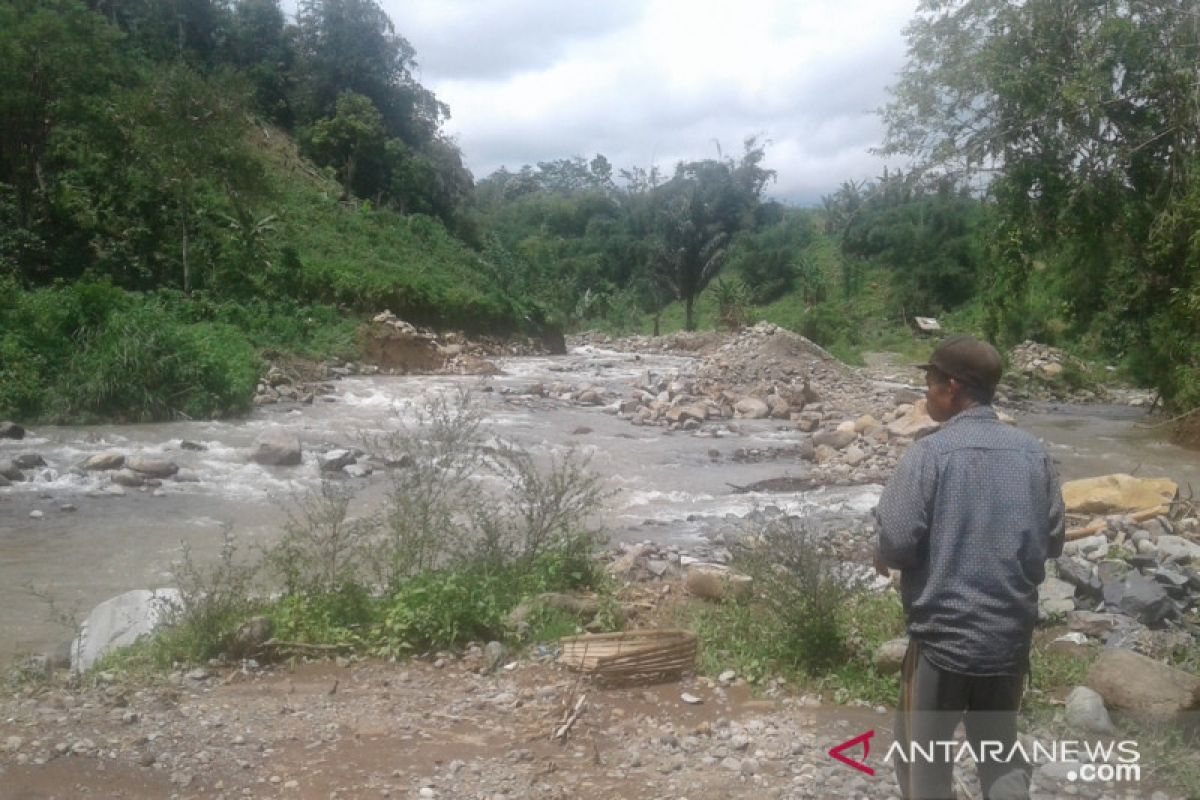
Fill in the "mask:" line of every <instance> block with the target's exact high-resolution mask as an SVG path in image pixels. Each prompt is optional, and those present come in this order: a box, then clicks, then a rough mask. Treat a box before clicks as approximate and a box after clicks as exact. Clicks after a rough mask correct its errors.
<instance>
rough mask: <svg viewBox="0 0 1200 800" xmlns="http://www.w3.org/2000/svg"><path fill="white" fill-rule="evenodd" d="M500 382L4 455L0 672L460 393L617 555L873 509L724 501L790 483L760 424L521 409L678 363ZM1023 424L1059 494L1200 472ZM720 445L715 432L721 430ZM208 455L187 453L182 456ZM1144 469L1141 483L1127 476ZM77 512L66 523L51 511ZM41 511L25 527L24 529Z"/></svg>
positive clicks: (1064, 429)
mask: <svg viewBox="0 0 1200 800" xmlns="http://www.w3.org/2000/svg"><path fill="white" fill-rule="evenodd" d="M497 363H498V365H499V366H500V367H501V369H502V370H503V374H501V375H497V376H492V377H486V378H480V377H447V376H434V377H430V376H406V377H383V376H375V377H360V378H350V379H344V380H342V381H339V382H338V383H337V384H336V394H335V397H336V400H335V402H331V403H324V402H320V401H318V402H317V403H316V404H314V405H312V406H306V407H283V406H276V407H270V406H269V407H265V408H263V409H258V410H256V411H255V412H254V413H252V414H251V415H250V416H248V417H247V418H245V419H240V420H233V421H217V422H174V423H161V424H151V425H101V426H88V427H39V428H35V429H34V430H33V431H32V432H31V433H30V434H28V435H27V437H26V438H25V439H24V440H23V441H9V440H3V441H0V459H5V458H8V457H11V456H14V455H17V454H20V453H28V452H35V453H39V454H40V455H42V456H43V457H44V458H45V460H46V462H47V464H48V465H49V466H47V467H45V468H42V469H40V470H39V471H38V472H37V475H36V478H35V480H33V481H30V482H27V483H23V484H14V485H13V486H12V487H9V488H5V489H0V661H3V660H5V659H7V658H10V657H11V656H13V655H16V654H18V653H23V652H36V651H42V650H45V649H48V648H51V647H53V646H54V645H55V644H57V643H58V642H60V641H62V640H64V639H65V637H66V636H67V635H68V632H67V630H66V629H65V628H63V627H60V626H59V625H58V624H57V623H55V622H53V621H52V616H53V615H52V614H51V613H50V609H49V607H48V604H47V602H46V601H45V599H43V598H42V597H38V596H37V595H42V596H43V597H50V598H53V600H54V603H55V606H56V607H57V608H58V609H59V610H60V611H65V612H66V613H69V614H74V615H75V616H77V617H78V616H81V615H82V614H84V613H86V612H87V610H88V609H90V608H91V607H92V606H93V605H95V604H96V603H98V602H100V601H102V600H104V599H106V598H108V597H111V596H113V595H115V594H118V593H120V592H123V591H126V590H128V589H132V588H152V587H157V586H164V585H170V583H171V575H170V569H171V565H172V564H173V563H174V562H176V561H178V559H179V558H180V556H181V548H182V547H184V546H187V547H188V548H190V549H191V550H192V552H193V553H194V554H195V555H196V557H197V558H198V559H201V560H203V559H208V558H212V557H213V555H214V554H215V553H216V551H217V549H218V547H219V544H220V541H221V530H222V528H223V526H225V525H231V526H232V527H233V530H234V533H235V534H236V536H237V539H238V542H239V544H240V545H241V546H242V548H243V550H250V549H253V548H254V547H256V546H265V545H268V544H269V543H270V542H271V541H272V540H273V537H274V536H275V535H276V533H277V531H278V530H279V528H280V525H281V522H282V521H283V519H284V517H285V512H284V507H285V506H286V505H287V503H288V502H289V498H291V497H294V496H296V495H298V494H300V493H303V492H305V491H307V490H311V489H313V488H316V487H317V486H318V485H319V482H320V472H319V470H318V467H317V463H316V457H317V453H319V452H321V451H323V450H325V449H328V448H331V447H335V446H354V445H356V444H359V443H361V442H362V441H363V437H364V436H366V437H369V436H371V435H372V434H377V433H381V432H385V431H387V430H390V429H394V427H395V426H396V425H397V424H398V423H399V422H402V421H405V420H411V417H412V410H411V408H410V407H409V404H410V403H413V402H417V403H419V402H420V400H421V399H422V398H423V397H427V396H428V395H429V394H430V393H438V392H453V391H457V390H460V389H468V390H471V392H472V397H473V398H474V400H475V402H477V403H478V406H479V408H480V409H481V411H482V412H483V413H484V415H485V425H486V428H487V429H488V430H489V432H491V433H493V434H496V435H500V436H503V437H506V438H508V439H511V440H513V441H515V442H517V443H519V444H520V445H522V446H523V447H525V448H526V449H528V450H530V451H531V452H533V453H534V454H537V455H543V456H544V455H548V454H557V453H564V452H566V451H567V450H569V449H572V448H574V449H576V450H578V451H580V452H582V453H584V454H587V455H588V456H589V457H590V459H591V466H592V468H593V469H595V470H596V471H597V472H598V473H599V474H600V475H601V476H603V479H604V481H605V483H606V485H607V486H608V488H610V489H612V490H614V492H615V494H614V496H613V498H612V499H611V500H610V501H609V503H608V505H607V507H606V510H605V512H604V518H603V519H602V520H600V521H601V522H602V523H603V524H604V526H605V528H606V529H607V530H608V531H610V532H611V534H612V536H613V538H614V539H626V540H644V539H653V540H655V541H658V542H665V543H668V544H675V545H678V546H680V547H682V548H685V549H686V548H687V547H688V546H689V545H692V544H695V543H696V542H697V541H698V540H699V538H700V536H701V534H702V533H703V532H704V531H705V530H706V526H708V525H710V524H711V523H712V522H713V521H714V520H719V519H724V518H726V517H727V515H744V514H746V513H748V512H750V511H751V510H753V509H754V508H756V507H762V506H765V505H775V506H777V507H779V508H781V509H783V510H784V511H787V512H789V513H795V514H823V515H839V514H849V515H861V514H862V513H865V512H866V511H868V510H869V509H870V508H871V507H873V506H874V504H875V502H876V500H877V499H878V494H879V490H880V487H878V486H860V487H847V488H840V489H835V488H829V489H823V490H817V491H813V492H806V493H802V494H800V493H789V494H770V495H768V494H756V493H737V492H735V491H734V490H733V488H732V487H731V486H730V484H734V485H737V486H742V485H746V484H750V483H753V482H755V481H759V480H763V479H766V478H776V477H781V476H787V477H803V476H804V474H805V471H806V469H807V467H806V465H805V464H804V463H802V462H798V461H796V460H795V459H779V460H766V461H761V462H758V463H753V462H746V461H742V460H737V459H735V453H736V452H737V451H739V450H740V449H743V448H758V449H764V450H765V449H771V448H784V447H787V446H788V445H789V444H791V443H795V442H796V441H798V440H799V439H800V438H801V436H802V434H800V433H799V432H797V431H796V430H795V429H794V427H792V426H790V425H788V424H786V423H781V422H778V421H771V420H756V421H748V420H739V421H737V422H736V425H735V426H734V427H735V429H736V430H735V431H731V430H726V429H725V426H715V425H713V426H706V428H705V430H703V431H701V432H698V433H695V434H693V433H690V432H689V433H684V432H674V433H672V432H668V431H665V430H664V429H662V428H658V427H635V426H633V425H631V424H629V423H628V422H626V421H624V420H621V419H618V418H617V417H616V416H615V414H614V413H613V412H614V411H615V409H614V408H611V407H609V408H605V407H580V406H571V405H567V404H564V403H562V402H561V401H558V400H553V399H549V398H542V397H535V396H530V395H527V394H522V393H520V392H521V390H522V389H523V388H524V387H527V386H528V385H529V384H531V383H534V382H543V383H544V384H545V385H546V386H550V385H551V384H553V383H555V382H557V381H564V382H569V383H572V384H581V383H592V384H594V385H596V386H601V387H605V388H606V389H608V390H609V394H610V396H613V397H623V396H625V395H626V394H627V392H628V388H629V383H630V381H631V380H632V379H634V378H637V377H638V376H640V375H643V374H644V373H645V372H646V371H647V370H649V371H650V372H652V373H655V374H659V375H662V374H667V375H670V374H671V373H673V372H675V371H679V370H683V371H688V370H687V367H688V366H689V364H690V359H688V358H686V357H678V356H664V355H640V356H635V355H633V354H627V353H614V352H607V351H603V350H597V349H594V348H589V347H584V348H576V349H575V350H574V351H572V353H571V354H570V355H569V356H565V357H557V358H537V357H522V358H512V359H505V360H501V361H498V362H497ZM1020 421H1021V424H1023V425H1025V426H1026V427H1028V428H1029V429H1030V430H1033V431H1034V432H1035V433H1037V434H1038V435H1040V436H1043V437H1045V438H1046V440H1047V441H1048V443H1049V444H1050V446H1051V447H1052V448H1053V452H1054V454H1055V456H1056V458H1058V459H1059V461H1060V463H1061V468H1062V471H1063V474H1064V477H1066V478H1070V477H1079V476H1082V475H1089V474H1099V473H1101V472H1114V471H1132V470H1133V469H1134V468H1135V467H1137V468H1138V469H1139V472H1138V474H1142V475H1159V474H1166V475H1169V476H1172V477H1174V478H1176V479H1177V480H1179V481H1180V483H1181V484H1183V483H1187V482H1188V481H1194V482H1195V483H1196V484H1197V485H1200V470H1198V469H1197V466H1196V464H1195V459H1194V458H1193V457H1192V454H1190V453H1187V451H1183V450H1180V449H1179V448H1175V447H1173V446H1171V445H1167V444H1164V443H1163V442H1161V441H1160V440H1159V438H1158V436H1157V435H1156V434H1157V432H1154V431H1142V430H1139V429H1137V428H1135V423H1136V422H1137V415H1136V414H1133V413H1130V412H1128V411H1125V410H1121V409H1099V410H1094V409H1087V410H1086V411H1084V412H1080V411H1078V410H1076V409H1059V408H1047V409H1045V410H1043V411H1040V412H1038V413H1035V414H1032V415H1027V416H1026V417H1025V418H1023V419H1021V420H1020ZM274 427H282V428H285V429H287V430H288V431H290V432H292V433H294V434H296V435H297V436H298V437H299V438H300V440H301V441H302V442H303V444H304V447H305V455H304V463H303V464H302V465H300V466H296V467H265V466H260V465H258V464H255V463H252V462H250V461H249V458H248V456H249V454H250V452H251V449H252V445H253V442H254V440H255V438H256V437H257V436H258V435H259V434H261V433H262V432H263V431H265V430H267V429H270V428H274ZM718 427H720V428H721V430H717V428H718ZM183 440H188V441H191V442H197V443H199V444H201V445H203V446H204V448H205V449H204V450H202V451H193V450H185V449H182V448H181V446H180V445H181V441H183ZM104 451H117V452H121V453H124V454H126V455H132V454H141V455H147V456H157V457H163V458H168V459H170V460H172V461H174V462H176V463H177V464H178V465H179V466H180V467H182V468H185V469H187V470H190V471H192V472H194V473H195V474H196V475H197V476H198V477H199V481H198V482H195V483H179V482H175V481H171V480H168V481H165V482H164V484H163V487H162V491H161V492H159V493H157V495H156V493H154V492H152V491H143V490H139V489H125V490H124V492H125V493H124V495H122V496H113V495H110V494H106V493H105V491H104V490H103V485H104V484H105V479H104V477H103V476H101V475H97V474H94V473H92V474H81V473H79V472H77V471H72V470H71V467H72V466H73V465H76V464H78V463H80V462H81V461H82V460H83V459H85V458H86V457H88V456H89V455H92V454H94V453H99V452H104ZM1139 465H1140V466H1139ZM346 480H347V481H349V482H352V483H353V484H355V485H356V486H357V487H358V488H359V490H360V492H359V496H358V498H357V500H356V511H357V513H360V514H362V513H368V512H369V510H370V509H371V507H372V506H373V504H377V503H378V499H379V497H380V494H381V488H382V487H383V485H384V484H385V482H386V478H384V477H383V476H381V475H378V474H377V475H375V476H372V477H369V478H363V479H346ZM64 506H67V507H68V508H70V507H73V508H74V510H63V507H64ZM33 511H40V512H41V513H42V516H41V517H40V518H35V517H33V516H31V512H33Z"/></svg>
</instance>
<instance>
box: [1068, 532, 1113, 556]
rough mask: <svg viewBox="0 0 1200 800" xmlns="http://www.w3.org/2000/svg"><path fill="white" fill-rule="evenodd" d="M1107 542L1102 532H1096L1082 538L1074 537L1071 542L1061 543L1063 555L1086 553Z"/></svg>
mask: <svg viewBox="0 0 1200 800" xmlns="http://www.w3.org/2000/svg"><path fill="white" fill-rule="evenodd" d="M1107 544H1108V538H1107V537H1105V535H1104V534H1103V533H1097V534H1094V535H1092V536H1084V537H1083V538H1082V539H1075V540H1074V541H1071V542H1066V543H1064V544H1063V555H1064V556H1071V555H1077V554H1086V553H1088V552H1091V551H1093V550H1096V549H1097V548H1099V547H1102V546H1104V545H1107Z"/></svg>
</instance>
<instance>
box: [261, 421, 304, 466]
mask: <svg viewBox="0 0 1200 800" xmlns="http://www.w3.org/2000/svg"><path fill="white" fill-rule="evenodd" d="M254 447H255V449H254V453H253V455H252V456H251V457H250V458H251V460H252V461H254V462H255V463H257V464H264V465H266V466H272V467H289V466H295V465H296V464H299V463H300V462H301V460H302V458H301V448H300V440H299V439H298V438H296V436H295V435H293V434H290V433H288V432H287V431H284V430H279V429H276V430H269V431H265V432H263V433H262V434H260V435H259V437H258V439H257V440H255V443H254Z"/></svg>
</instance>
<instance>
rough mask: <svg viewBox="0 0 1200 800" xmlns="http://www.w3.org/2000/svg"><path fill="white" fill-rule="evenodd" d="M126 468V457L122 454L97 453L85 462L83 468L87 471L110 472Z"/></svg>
mask: <svg viewBox="0 0 1200 800" xmlns="http://www.w3.org/2000/svg"><path fill="white" fill-rule="evenodd" d="M123 466H125V456H123V455H121V454H120V453H97V454H96V455H94V456H92V457H90V458H89V459H88V460H87V461H84V462H83V468H84V469H86V470H95V471H102V470H110V469H120V468H121V467H123Z"/></svg>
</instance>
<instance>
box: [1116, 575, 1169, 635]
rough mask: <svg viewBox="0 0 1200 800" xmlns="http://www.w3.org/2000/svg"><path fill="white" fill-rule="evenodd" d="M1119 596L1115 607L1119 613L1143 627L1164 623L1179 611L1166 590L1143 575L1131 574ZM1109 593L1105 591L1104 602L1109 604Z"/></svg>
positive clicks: (1122, 585)
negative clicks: (1136, 621) (1119, 610)
mask: <svg viewBox="0 0 1200 800" xmlns="http://www.w3.org/2000/svg"><path fill="white" fill-rule="evenodd" d="M1121 589H1122V591H1121V596H1120V599H1118V600H1117V602H1116V606H1117V607H1118V608H1120V609H1121V611H1122V612H1123V613H1125V614H1128V615H1129V616H1131V617H1133V618H1134V619H1136V620H1138V621H1139V622H1141V623H1142V624H1143V625H1148V626H1150V627H1155V626H1157V625H1161V624H1162V623H1163V622H1166V621H1167V620H1168V619H1170V618H1171V617H1174V616H1176V615H1177V614H1178V613H1179V609H1178V608H1176V607H1175V604H1174V603H1173V602H1171V598H1170V597H1168V596H1167V590H1166V589H1164V588H1163V586H1162V584H1160V583H1158V582H1157V581H1153V580H1150V579H1149V578H1147V577H1145V576H1144V575H1140V574H1138V573H1133V574H1131V575H1129V576H1128V577H1126V578H1125V582H1124V583H1123V584H1121ZM1108 598H1109V593H1108V591H1105V593H1104V601H1105V603H1107V604H1110V605H1111V603H1110V601H1109V599H1108Z"/></svg>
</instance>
